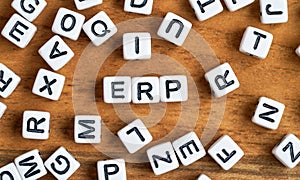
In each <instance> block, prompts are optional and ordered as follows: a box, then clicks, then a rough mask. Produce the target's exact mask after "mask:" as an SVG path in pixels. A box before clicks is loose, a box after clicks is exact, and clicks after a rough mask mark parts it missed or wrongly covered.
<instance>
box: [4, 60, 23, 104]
mask: <svg viewBox="0 0 300 180" xmlns="http://www.w3.org/2000/svg"><path fill="white" fill-rule="evenodd" d="M20 81H21V78H20V77H19V76H18V75H16V74H15V73H14V72H13V71H12V70H10V69H9V68H8V67H6V66H5V65H4V64H2V63H0V96H1V97H3V98H7V97H8V96H10V95H11V94H12V93H13V91H14V90H15V89H16V88H17V86H18V84H19V83H20Z"/></svg>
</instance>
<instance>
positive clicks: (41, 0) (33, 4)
mask: <svg viewBox="0 0 300 180" xmlns="http://www.w3.org/2000/svg"><path fill="white" fill-rule="evenodd" d="M11 6H12V7H13V8H14V9H15V10H16V11H17V12H18V13H19V14H21V15H22V16H23V17H24V18H26V19H27V20H28V21H30V22H32V21H34V20H35V19H36V18H37V17H38V16H39V15H40V14H41V12H42V11H43V10H44V8H45V7H46V6H47V2H46V1H45V0H34V1H33V0H32V1H25V0H13V2H12V3H11Z"/></svg>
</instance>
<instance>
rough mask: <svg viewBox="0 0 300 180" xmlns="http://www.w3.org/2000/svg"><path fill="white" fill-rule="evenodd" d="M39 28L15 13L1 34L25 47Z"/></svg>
mask: <svg viewBox="0 0 300 180" xmlns="http://www.w3.org/2000/svg"><path fill="white" fill-rule="evenodd" d="M36 31H37V28H36V26H35V25H33V24H32V23H30V22H29V21H27V20H26V19H24V18H23V17H21V16H20V15H18V14H13V15H12V16H11V18H10V19H9V20H8V22H7V23H6V25H5V26H4V28H3V30H2V32H1V34H2V36H4V37H5V38H6V39H8V40H9V41H10V42H12V43H13V44H15V45H16V46H18V47H20V48H25V47H26V46H27V45H28V44H29V42H30V41H31V39H32V38H33V36H34V34H35V32H36Z"/></svg>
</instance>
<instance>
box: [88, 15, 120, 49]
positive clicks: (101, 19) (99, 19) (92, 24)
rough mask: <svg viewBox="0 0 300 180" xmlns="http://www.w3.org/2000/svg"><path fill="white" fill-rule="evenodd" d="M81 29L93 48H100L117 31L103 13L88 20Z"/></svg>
mask: <svg viewBox="0 0 300 180" xmlns="http://www.w3.org/2000/svg"><path fill="white" fill-rule="evenodd" d="M82 28H83V31H84V32H85V34H86V35H87V36H88V37H89V38H90V40H91V41H92V43H93V44H94V45H95V46H100V45H101V44H103V43H104V42H105V41H107V40H108V39H109V38H111V37H112V36H113V35H114V34H116V33H117V31H118V29H117V27H116V25H115V24H114V23H113V22H112V20H111V19H110V18H109V17H108V15H107V14H106V13H105V12H104V11H101V12H99V13H98V14H96V15H95V16H94V17H92V18H91V19H89V20H88V21H87V22H86V23H84V25H83V27H82Z"/></svg>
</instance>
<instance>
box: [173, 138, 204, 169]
mask: <svg viewBox="0 0 300 180" xmlns="http://www.w3.org/2000/svg"><path fill="white" fill-rule="evenodd" d="M172 144H173V147H174V150H175V152H176V154H177V156H178V157H179V159H180V161H181V163H182V164H183V165H184V166H188V165H190V164H192V163H194V162H196V161H197V160H199V159H201V158H202V157H204V156H205V155H206V151H205V149H204V147H203V145H202V144H201V142H200V140H199V138H198V137H197V135H196V133H195V132H190V133H188V134H186V135H184V136H182V137H180V138H178V139H176V140H175V141H174V142H173V143H172Z"/></svg>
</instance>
